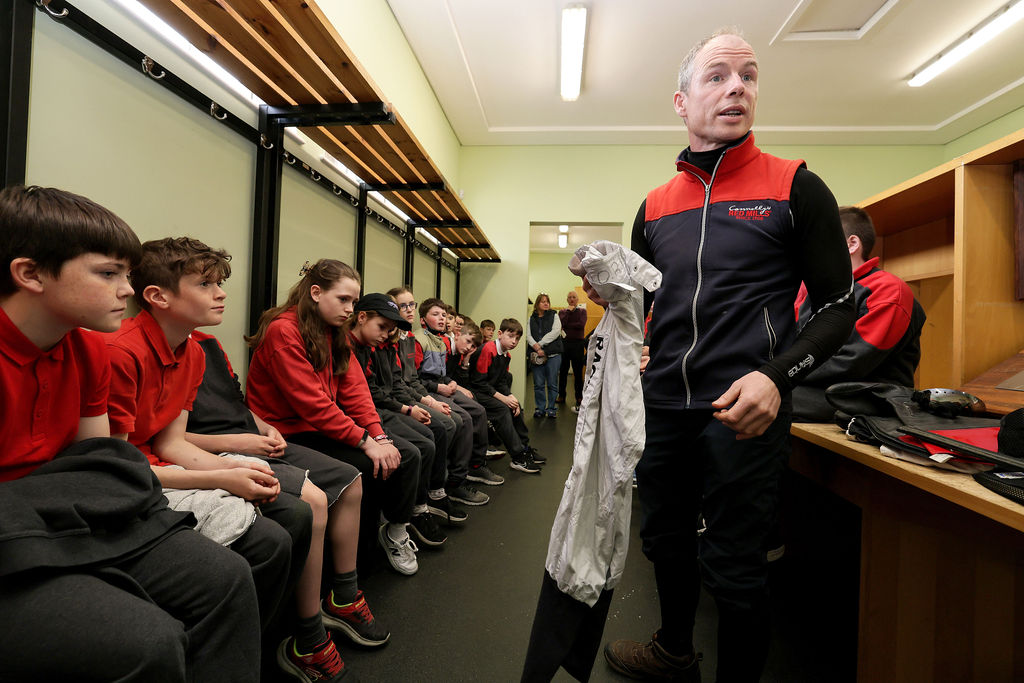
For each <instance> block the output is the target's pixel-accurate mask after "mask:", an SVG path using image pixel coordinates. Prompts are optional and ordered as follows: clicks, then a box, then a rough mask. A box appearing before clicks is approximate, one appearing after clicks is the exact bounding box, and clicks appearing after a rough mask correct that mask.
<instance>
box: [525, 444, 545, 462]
mask: <svg viewBox="0 0 1024 683" xmlns="http://www.w3.org/2000/svg"><path fill="white" fill-rule="evenodd" d="M529 451H530V457H531V458H533V461H534V462H535V463H537V464H538V465H546V464H547V462H548V459H547V458H545V457H543V456H542V455H541V454H540V453H538V452H537V449H536V448H533V447H530V448H529Z"/></svg>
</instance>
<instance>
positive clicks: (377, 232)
mask: <svg viewBox="0 0 1024 683" xmlns="http://www.w3.org/2000/svg"><path fill="white" fill-rule="evenodd" d="M404 258H405V242H404V241H403V240H402V238H401V237H400V236H399V235H397V234H396V233H394V232H391V231H390V230H388V229H387V228H384V227H381V226H380V224H379V223H377V222H376V221H368V222H367V224H366V267H365V272H364V273H363V293H367V292H386V291H388V290H389V289H391V288H392V287H397V286H398V285H400V284H402V271H403V267H402V259H404Z"/></svg>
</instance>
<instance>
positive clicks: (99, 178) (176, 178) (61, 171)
mask: <svg viewBox="0 0 1024 683" xmlns="http://www.w3.org/2000/svg"><path fill="white" fill-rule="evenodd" d="M31 79H32V80H31V86H30V95H29V117H30V118H29V135H28V158H27V167H26V181H27V182H28V183H32V184H38V185H47V186H53V187H60V188H63V189H66V190H70V191H72V192H76V193H79V194H82V195H85V196H87V197H89V198H90V199H93V200H95V201H97V202H99V203H100V204H103V205H104V206H106V207H108V208H110V209H111V210H113V211H114V212H115V213H116V214H118V215H119V216H121V217H122V218H123V219H124V220H125V221H127V222H128V224H129V225H131V226H132V228H133V229H134V230H135V232H136V233H138V235H139V237H140V238H141V239H142V240H149V239H156V238H160V237H168V236H182V235H189V236H191V237H195V238H197V239H200V240H202V241H204V242H206V243H207V244H209V245H211V246H214V247H219V248H223V249H226V250H227V251H228V252H230V254H231V256H232V260H231V266H232V276H231V278H230V279H229V280H228V281H227V283H226V285H225V289H226V291H227V293H228V298H227V302H226V306H227V308H226V310H225V314H224V322H222V323H221V324H220V325H219V326H217V327H215V328H210V329H209V331H210V332H212V333H214V334H216V335H217V337H218V338H219V339H220V340H221V343H222V344H223V345H224V348H225V350H226V351H227V353H228V355H229V356H230V358H231V360H232V364H233V366H234V367H235V369H236V371H238V372H240V373H241V374H243V375H244V372H245V365H246V360H247V358H248V353H247V351H246V347H245V344H244V342H243V341H242V334H243V333H244V332H245V327H246V324H247V320H248V301H249V270H250V268H249V257H250V251H251V246H250V245H251V237H250V235H251V231H252V193H253V184H254V178H253V172H254V171H253V169H254V168H255V153H256V152H255V146H254V145H252V144H251V143H250V142H248V141H246V140H245V139H243V138H242V137H241V136H239V135H235V134H234V133H230V132H228V131H227V130H226V129H225V128H224V127H223V126H222V125H221V124H219V123H217V121H215V120H214V119H213V118H211V117H210V116H209V115H208V114H205V113H203V112H202V111H199V110H198V109H195V108H193V107H192V106H191V105H189V104H187V103H185V102H183V101H182V100H180V99H178V98H177V97H175V96H174V95H172V94H171V93H170V92H168V91H166V90H164V89H163V88H161V87H160V86H158V85H156V84H155V83H152V82H150V80H149V79H147V78H142V77H140V74H139V70H138V69H132V68H131V67H130V66H128V65H126V64H123V63H122V62H120V61H118V60H116V59H115V58H113V57H112V56H110V55H108V54H107V53H106V52H104V51H103V50H101V49H99V48H98V47H96V46H94V45H92V44H91V43H89V42H88V41H87V40H85V39H84V38H82V37H80V36H79V35H78V34H76V33H74V32H73V31H70V30H68V29H67V27H65V26H62V25H60V24H58V23H56V22H54V21H50V20H49V19H45V18H43V17H37V18H36V22H35V31H34V34H33V45H32V76H31Z"/></svg>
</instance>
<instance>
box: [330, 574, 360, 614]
mask: <svg viewBox="0 0 1024 683" xmlns="http://www.w3.org/2000/svg"><path fill="white" fill-rule="evenodd" d="M331 591H332V592H333V594H334V604H335V605H337V606H339V607H341V606H342V605H349V604H351V603H353V602H355V601H356V598H358V597H359V582H358V581H357V580H356V570H355V569H353V570H352V571H350V572H344V573H343V574H335V575H334V578H333V579H331Z"/></svg>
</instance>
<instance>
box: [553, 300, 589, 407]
mask: <svg viewBox="0 0 1024 683" xmlns="http://www.w3.org/2000/svg"><path fill="white" fill-rule="evenodd" d="M565 302H566V303H567V304H569V307H568V308H563V309H562V310H560V311H559V312H558V319H559V320H560V321H561V322H562V332H563V333H564V334H565V339H564V340H563V341H564V342H565V350H564V351H563V352H562V353H563V354H564V356H565V358H564V362H563V363H562V367H560V368H559V369H558V399H557V400H558V403H565V390H566V384H568V381H569V366H570V365H572V381H573V389H574V390H575V393H576V405H574V406H573V407H572V412H574V413H578V412H580V401H582V400H583V379H584V378H583V352H584V345H583V330H584V329H586V327H587V309H586V308H585V307H583V306H580V305H579V303H580V297H579V295H578V294H577V293H576V291H575V290H573V291H570V292H569V293H568V294H567V295H566V297H565Z"/></svg>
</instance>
